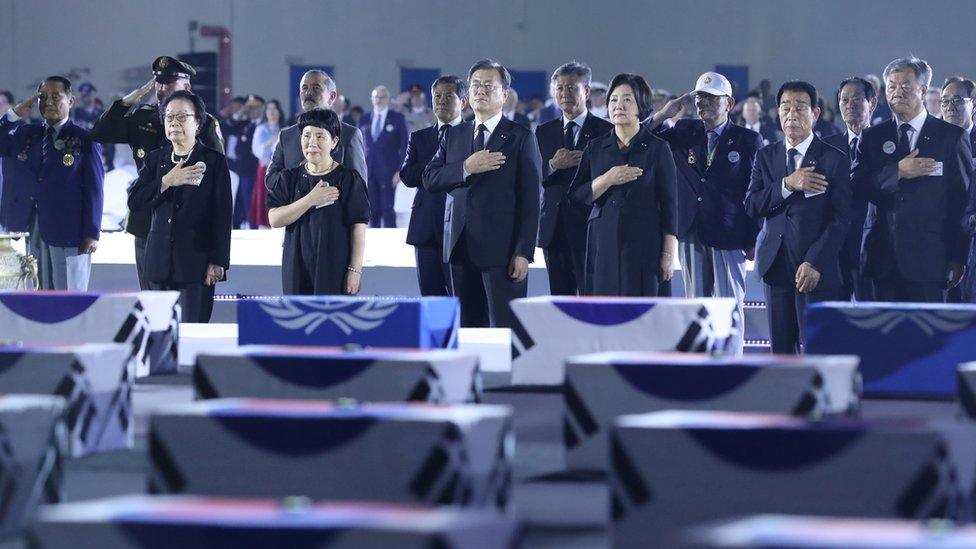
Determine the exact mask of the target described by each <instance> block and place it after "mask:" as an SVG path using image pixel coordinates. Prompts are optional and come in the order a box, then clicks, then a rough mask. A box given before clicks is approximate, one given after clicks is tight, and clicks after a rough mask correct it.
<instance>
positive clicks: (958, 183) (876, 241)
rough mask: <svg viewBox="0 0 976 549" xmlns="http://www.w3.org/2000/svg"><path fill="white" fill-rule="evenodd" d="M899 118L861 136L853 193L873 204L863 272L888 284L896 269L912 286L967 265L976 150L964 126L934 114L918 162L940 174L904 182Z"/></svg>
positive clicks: (925, 128)
mask: <svg viewBox="0 0 976 549" xmlns="http://www.w3.org/2000/svg"><path fill="white" fill-rule="evenodd" d="M897 143H898V127H897V125H896V122H895V119H894V118H892V119H889V120H886V121H885V122H882V123H881V124H878V125H877V126H873V127H871V128H867V129H866V130H864V132H863V133H862V134H861V141H860V143H858V148H857V154H856V155H855V159H856V160H855V162H854V166H853V168H852V170H851V182H852V183H853V186H854V193H855V195H857V196H862V197H864V198H866V199H867V200H868V201H870V205H869V209H868V213H867V220H866V221H865V223H864V244H863V248H862V254H861V267H862V271H863V273H864V275H865V276H868V277H871V278H874V279H882V278H885V277H886V276H888V275H889V274H890V273H891V272H892V269H894V268H897V269H898V273H899V274H900V275H901V278H902V279H904V280H907V281H912V282H941V281H943V280H945V276H946V268H947V263H948V262H950V261H954V262H958V263H962V264H965V262H966V256H967V253H968V251H969V235H968V234H966V232H965V231H963V227H962V223H961V222H962V221H963V211H964V209H965V208H966V203H967V201H968V194H969V185H970V183H971V179H972V175H973V166H972V152H971V149H970V145H969V140H968V139H967V137H966V135H965V132H964V131H963V129H962V128H960V127H957V126H954V125H952V124H949V123H948V122H944V121H942V120H939V119H938V118H935V117H934V116H931V115H928V116H926V118H925V122H924V123H923V124H922V130H921V132H919V136H918V139H917V140H916V143H915V148H916V149H918V156H919V157H920V158H932V159H935V160H936V161H938V162H941V163H942V175H933V176H925V177H916V178H914V179H899V178H898V162H899V161H900V160H901V159H902V158H904V156H905V155H906V154H908V152H907V151H901V150H897Z"/></svg>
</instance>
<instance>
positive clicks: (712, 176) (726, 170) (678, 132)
mask: <svg viewBox="0 0 976 549" xmlns="http://www.w3.org/2000/svg"><path fill="white" fill-rule="evenodd" d="M655 134H656V135H657V136H658V137H660V138H662V139H664V140H665V141H667V142H668V144H669V145H670V146H671V153H672V155H673V156H674V164H675V167H676V168H677V171H678V179H679V180H680V181H679V182H678V185H677V202H678V210H677V216H676V224H677V231H678V232H677V234H676V235H675V236H677V237H678V239H679V240H682V241H689V240H690V236H691V234H692V232H693V231H694V232H695V233H696V234H697V235H698V240H699V241H701V242H702V243H703V244H705V245H707V246H711V247H713V248H716V249H719V250H747V249H749V248H752V247H753V246H755V244H756V235H757V234H758V233H759V226H760V225H759V224H757V223H756V222H755V221H754V220H752V219H750V218H749V216H748V215H746V211H745V208H744V207H743V204H742V202H743V200H744V199H745V196H746V190H747V189H748V188H749V180H750V178H751V176H752V163H753V160H754V159H755V158H756V153H757V152H758V151H759V149H761V148H762V147H763V141H762V137H761V136H760V135H759V134H757V133H756V132H754V131H752V130H748V129H746V128H743V127H742V126H737V125H735V124H732V123H731V122H730V123H728V124H726V126H725V129H724V130H722V134H721V136H719V140H718V143H717V144H716V145H715V152H714V153H713V155H712V159H711V161H710V162H709V159H708V138H707V136H706V131H705V124H704V123H702V121H701V120H689V119H686V120H679V121H678V123H677V124H675V125H674V126H673V127H670V128H665V127H664V126H663V125H662V126H661V127H659V128H658V129H657V130H656V131H655Z"/></svg>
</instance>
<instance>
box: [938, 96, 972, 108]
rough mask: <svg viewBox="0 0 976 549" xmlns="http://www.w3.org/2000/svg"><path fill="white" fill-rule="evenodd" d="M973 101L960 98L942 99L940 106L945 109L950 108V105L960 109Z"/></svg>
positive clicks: (969, 98)
mask: <svg viewBox="0 0 976 549" xmlns="http://www.w3.org/2000/svg"><path fill="white" fill-rule="evenodd" d="M972 100H973V99H972V98H971V97H959V96H956V97H947V98H946V99H940V100H939V105H942V108H943V109H944V108H946V107H948V106H949V105H952V106H953V107H959V106H962V104H963V103H965V102H966V101H972Z"/></svg>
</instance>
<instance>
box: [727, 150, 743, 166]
mask: <svg viewBox="0 0 976 549" xmlns="http://www.w3.org/2000/svg"><path fill="white" fill-rule="evenodd" d="M740 158H741V157H740V156H739V153H738V151H729V163H731V164H735V163H736V162H738V161H739V159H740Z"/></svg>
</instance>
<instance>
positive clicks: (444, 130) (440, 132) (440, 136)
mask: <svg viewBox="0 0 976 549" xmlns="http://www.w3.org/2000/svg"><path fill="white" fill-rule="evenodd" d="M450 127H451V125H450V124H443V125H441V127H440V128H438V129H437V142H438V143H440V142H441V141H444V134H445V133H447V129H448V128H450Z"/></svg>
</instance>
